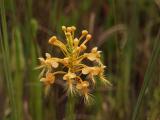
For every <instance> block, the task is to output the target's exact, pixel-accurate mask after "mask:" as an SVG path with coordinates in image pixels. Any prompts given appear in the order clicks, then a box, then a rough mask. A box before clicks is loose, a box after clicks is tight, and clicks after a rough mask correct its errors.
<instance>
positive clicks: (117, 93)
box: [0, 0, 160, 120]
mask: <svg viewBox="0 0 160 120" xmlns="http://www.w3.org/2000/svg"><path fill="white" fill-rule="evenodd" d="M0 12H1V13H0V15H1V16H0V30H1V31H0V120H160V58H159V55H160V37H159V34H160V32H159V28H160V0H155V1H154V0H0ZM62 25H66V26H72V25H74V26H76V27H77V31H76V35H79V33H80V32H81V30H83V29H87V30H89V32H90V33H91V34H92V36H93V40H92V41H91V42H90V44H89V48H92V47H94V46H98V47H99V50H102V51H103V53H102V54H103V58H102V59H103V62H104V64H105V65H106V66H107V70H106V76H107V78H108V79H109V81H110V82H111V83H112V84H113V86H112V87H103V86H100V85H97V86H96V88H95V90H94V91H92V93H93V95H94V101H95V102H94V104H93V105H91V106H86V105H85V104H84V103H83V100H82V98H79V97H74V98H68V97H67V96H66V94H65V91H64V90H63V88H62V87H61V86H59V85H53V87H52V89H51V91H50V93H49V95H48V96H47V97H45V96H44V87H43V85H42V84H41V83H40V82H39V78H38V74H39V71H37V70H35V69H34V68H35V67H36V66H37V65H38V64H39V63H38V59H37V58H38V57H40V56H44V54H45V52H49V53H54V54H55V55H59V51H57V50H56V49H54V48H53V47H51V46H50V45H48V39H49V38H50V37H51V36H52V35H57V36H58V37H59V38H61V39H63V36H64V35H63V33H62V31H61V26H62ZM60 36H61V37H60Z"/></svg>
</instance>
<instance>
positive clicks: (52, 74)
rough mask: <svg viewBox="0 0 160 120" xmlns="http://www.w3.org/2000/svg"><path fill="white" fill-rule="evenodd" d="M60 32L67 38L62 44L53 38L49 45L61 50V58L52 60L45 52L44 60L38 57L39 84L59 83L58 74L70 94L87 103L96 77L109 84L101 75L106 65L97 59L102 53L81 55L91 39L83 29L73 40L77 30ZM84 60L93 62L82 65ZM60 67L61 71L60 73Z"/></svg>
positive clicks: (93, 49) (94, 49) (63, 27)
mask: <svg viewBox="0 0 160 120" xmlns="http://www.w3.org/2000/svg"><path fill="white" fill-rule="evenodd" d="M62 30H63V32H64V34H65V37H66V43H65V44H64V43H63V42H61V41H60V40H59V39H58V38H57V37H56V36H52V37H51V38H50V39H49V41H48V42H49V44H51V45H53V46H57V47H58V48H60V50H61V51H62V53H63V55H64V57H63V58H58V57H52V56H51V55H50V54H49V53H46V58H39V60H40V63H41V65H40V66H39V67H38V68H39V69H40V68H41V69H42V72H41V76H42V77H41V79H40V81H41V82H43V83H44V84H45V85H46V86H50V85H51V84H54V83H55V82H56V80H60V79H57V78H58V77H59V76H57V75H61V76H62V78H63V80H64V83H65V86H66V88H67V91H68V93H69V94H71V95H73V94H79V95H82V96H84V100H85V102H89V99H90V97H91V94H90V88H92V87H94V86H95V84H96V80H97V79H95V77H99V80H100V81H101V82H102V83H104V84H110V82H109V81H108V80H107V79H106V78H105V76H104V69H105V66H104V65H103V64H102V62H101V60H100V57H101V55H100V53H101V51H98V48H97V47H94V48H92V49H91V52H89V53H85V52H84V51H85V50H86V49H87V45H86V44H87V42H88V41H90V40H91V38H92V36H91V35H90V34H88V31H87V30H83V31H82V34H81V36H80V37H79V38H76V37H74V34H75V30H76V27H74V26H72V27H66V26H62ZM83 39H84V40H83ZM82 40H83V41H82ZM87 60H88V61H91V62H92V66H88V65H86V64H85V63H87V62H86V61H87ZM60 66H62V67H61V69H62V70H60V71H59V69H58V68H59V67H60ZM82 78H83V79H82Z"/></svg>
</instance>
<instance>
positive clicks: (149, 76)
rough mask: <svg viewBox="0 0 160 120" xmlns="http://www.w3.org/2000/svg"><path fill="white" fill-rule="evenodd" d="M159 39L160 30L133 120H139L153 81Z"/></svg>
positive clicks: (159, 45) (159, 49)
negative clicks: (141, 107)
mask: <svg viewBox="0 0 160 120" xmlns="http://www.w3.org/2000/svg"><path fill="white" fill-rule="evenodd" d="M159 39H160V30H159V32H158V35H157V38H156V39H155V43H154V48H153V52H152V55H151V58H150V61H149V64H148V67H147V71H146V73H145V77H144V82H143V85H142V88H141V91H140V94H139V97H138V100H137V103H136V106H135V109H134V112H133V116H132V120H137V117H138V113H139V110H140V106H141V104H142V100H143V98H144V96H145V92H146V89H147V88H148V86H149V83H150V82H151V80H152V75H153V72H154V67H155V66H156V61H157V59H158V57H159V54H160V40H159Z"/></svg>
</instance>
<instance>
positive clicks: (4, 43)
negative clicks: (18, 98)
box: [0, 0, 18, 120]
mask: <svg viewBox="0 0 160 120" xmlns="http://www.w3.org/2000/svg"><path fill="white" fill-rule="evenodd" d="M0 11H1V21H2V30H1V31H0V34H1V35H0V37H1V48H2V56H3V62H4V63H3V64H4V71H5V78H6V85H7V91H8V97H9V100H10V105H11V109H12V115H11V120H18V118H17V109H16V104H15V99H14V89H13V81H12V76H11V69H10V54H9V43H8V34H7V23H6V15H5V7H4V1H3V0H2V1H1V4H0Z"/></svg>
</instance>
